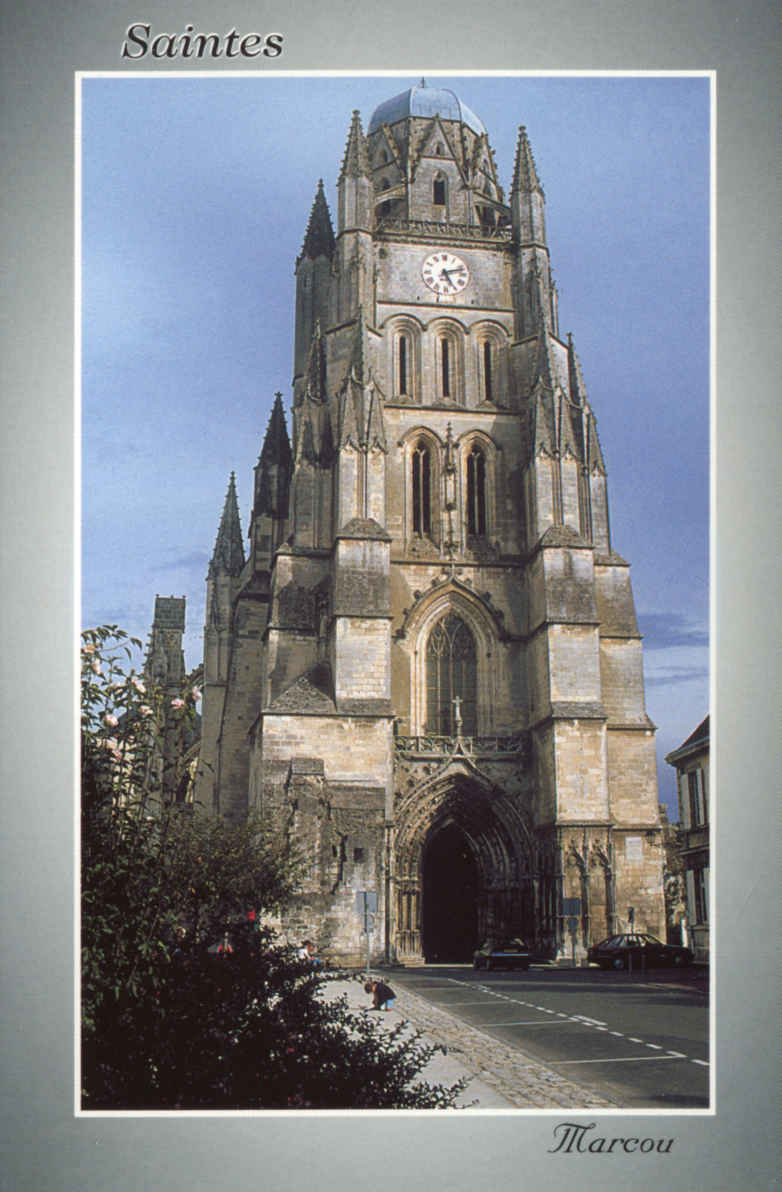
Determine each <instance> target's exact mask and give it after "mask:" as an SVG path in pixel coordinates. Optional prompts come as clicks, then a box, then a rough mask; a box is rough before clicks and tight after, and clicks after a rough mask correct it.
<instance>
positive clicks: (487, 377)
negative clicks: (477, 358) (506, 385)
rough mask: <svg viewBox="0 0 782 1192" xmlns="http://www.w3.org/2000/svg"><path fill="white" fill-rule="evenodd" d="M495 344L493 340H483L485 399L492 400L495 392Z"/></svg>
mask: <svg viewBox="0 0 782 1192" xmlns="http://www.w3.org/2000/svg"><path fill="white" fill-rule="evenodd" d="M492 349H493V344H492V342H491V340H489V339H485V340H484V341H483V361H482V363H483V400H484V401H492V400H493V398H492V395H493V392H494V376H493V368H492V363H493V362H492V355H493V351H492Z"/></svg>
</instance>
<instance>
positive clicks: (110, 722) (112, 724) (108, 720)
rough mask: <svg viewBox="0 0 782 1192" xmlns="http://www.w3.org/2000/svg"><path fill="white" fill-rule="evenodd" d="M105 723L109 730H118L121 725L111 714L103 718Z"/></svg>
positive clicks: (108, 713)
mask: <svg viewBox="0 0 782 1192" xmlns="http://www.w3.org/2000/svg"><path fill="white" fill-rule="evenodd" d="M103 723H104V724H105V725H107V726H108V727H109V728H116V727H117V725H118V724H119V721H118V720H117V717H116V716H112V714H111V712H107V713H106V715H105V716H104V717H103Z"/></svg>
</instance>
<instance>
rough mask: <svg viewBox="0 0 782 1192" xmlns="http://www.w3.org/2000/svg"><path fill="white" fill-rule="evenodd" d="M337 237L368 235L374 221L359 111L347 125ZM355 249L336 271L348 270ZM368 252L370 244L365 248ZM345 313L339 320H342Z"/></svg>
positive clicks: (373, 201) (369, 175) (340, 176)
mask: <svg viewBox="0 0 782 1192" xmlns="http://www.w3.org/2000/svg"><path fill="white" fill-rule="evenodd" d="M337 204H338V206H337V234H338V235H340V236H341V235H342V234H343V233H345V232H356V233H365V234H367V233H370V232H371V231H372V228H373V226H374V220H375V188H374V185H373V182H372V170H371V167H370V164H369V151H368V149H367V142H366V139H365V137H364V133H363V132H362V130H361V118H360V117H359V114H358V112H357V111H356V112H354V113H353V119H352V120H351V122H350V132H349V133H348V140H347V145H346V146H345V156H344V157H343V159H342V169H341V170H340V174H339V179H338V181H337ZM355 247H356V246H354V245H351V246H350V248H349V250H348V255H347V256H344V255H343V258H342V259H341V260H340V261H339V263H338V268H339V267H342V268H345V267H349V261H350V257H351V254H352V253H353V251H354V249H355ZM364 251H365V252H366V253H368V252H369V245H368V244H367V245H365V246H364ZM345 314H347V311H343V313H342V315H340V317H342V318H344V317H345Z"/></svg>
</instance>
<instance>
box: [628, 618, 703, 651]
mask: <svg viewBox="0 0 782 1192" xmlns="http://www.w3.org/2000/svg"><path fill="white" fill-rule="evenodd" d="M638 624H639V628H640V630H641V633H642V634H643V635H644V649H645V650H671V649H678V648H680V647H688V648H692V647H696V648H703V647H707V646H708V644H709V631H708V629H706V628H704V627H703V626H702V625H698V624H693V623H692V622H690V621H688V620H687V618H686V617H684V616H683V615H682V614H681V613H673V612H671V613H643V614H639V616H638Z"/></svg>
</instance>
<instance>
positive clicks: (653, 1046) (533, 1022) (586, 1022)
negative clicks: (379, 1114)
mask: <svg viewBox="0 0 782 1192" xmlns="http://www.w3.org/2000/svg"><path fill="white" fill-rule="evenodd" d="M448 980H449V981H451V982H452V983H453V984H455V985H471V987H472V988H477V989H478V990H480V992H481V993H487V994H489V995H490V996H491V997H494V998H498V999H500V1000H502V1001H508V1002H513V1003H514V1005H517V1006H526V1007H527V1008H528V1009H530V1010H539V1011H540V1012H541V1013H543V1014H551V1015H555V1016H556V1018H557V1019H559V1022H558V1023H557V1022H547V1021H546V1019H542V1018H541V1019H530V1020H529V1021H524V1022H489V1023H484V1024H483V1026H484V1028H490V1027H497V1026H557V1025H561V1023H563V1022H575V1023H577V1024H578V1025H580V1026H591V1027H594V1028H595V1029H596V1030H598V1031H601V1032H604V1033H606V1034H610V1035H613V1036H614V1037H615V1038H617V1039H624V1038H627V1041H628V1043H637V1044H638V1045H639V1046H641V1047H648V1048H650V1050H652V1051H663V1047H662V1046H661V1044H659V1043H645V1042H644V1040H643V1039H638V1038H636V1037H635V1036H634V1035H629V1036H625V1035H623V1033H622V1032H621V1031H612V1030H609V1028H608V1025H607V1024H606V1023H605V1022H602V1021H601V1020H600V1019H598V1018H589V1017H588V1016H587V1015H586V1014H563V1013H562V1012H561V1011H559V1010H550V1009H549V1008H548V1006H538V1005H537V1004H535V1003H534V1002H525V1001H523V1000H522V999H521V998H514V997H512V996H511V995H510V994H507V993H499V992H498V991H495V990H494V989H493V988H492V987H490V986H487V985H478V986H475V985H474V984H472V983H470V982H467V981H460V980H458V979H457V978H455V977H449V978H448ZM419 988H423V987H419ZM432 988H442V986H433V987H432ZM637 988H646V986H640V985H639V986H637ZM648 988H650V989H651V988H654V986H652V985H649V986H648ZM435 1004H440V1005H450V1006H453V1007H455V1006H458V1005H462V1006H466V1005H486V1002H485V1001H481V1002H472V1003H471V1002H440V1003H435ZM686 1059H688V1057H687V1056H686V1055H685V1054H684V1053H683V1052H681V1051H670V1050H669V1051H667V1052H666V1054H665V1055H654V1056H652V1055H643V1056H620V1057H617V1058H605V1059H599V1060H550V1061H548V1062H550V1063H551V1064H552V1065H553V1066H555V1067H556V1066H559V1065H562V1064H621V1063H640V1062H641V1061H642V1060H651V1061H655V1060H686ZM689 1062H690V1063H692V1064H699V1065H700V1066H701V1067H703V1068H708V1067H709V1063H708V1061H707V1060H695V1059H690V1060H689Z"/></svg>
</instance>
